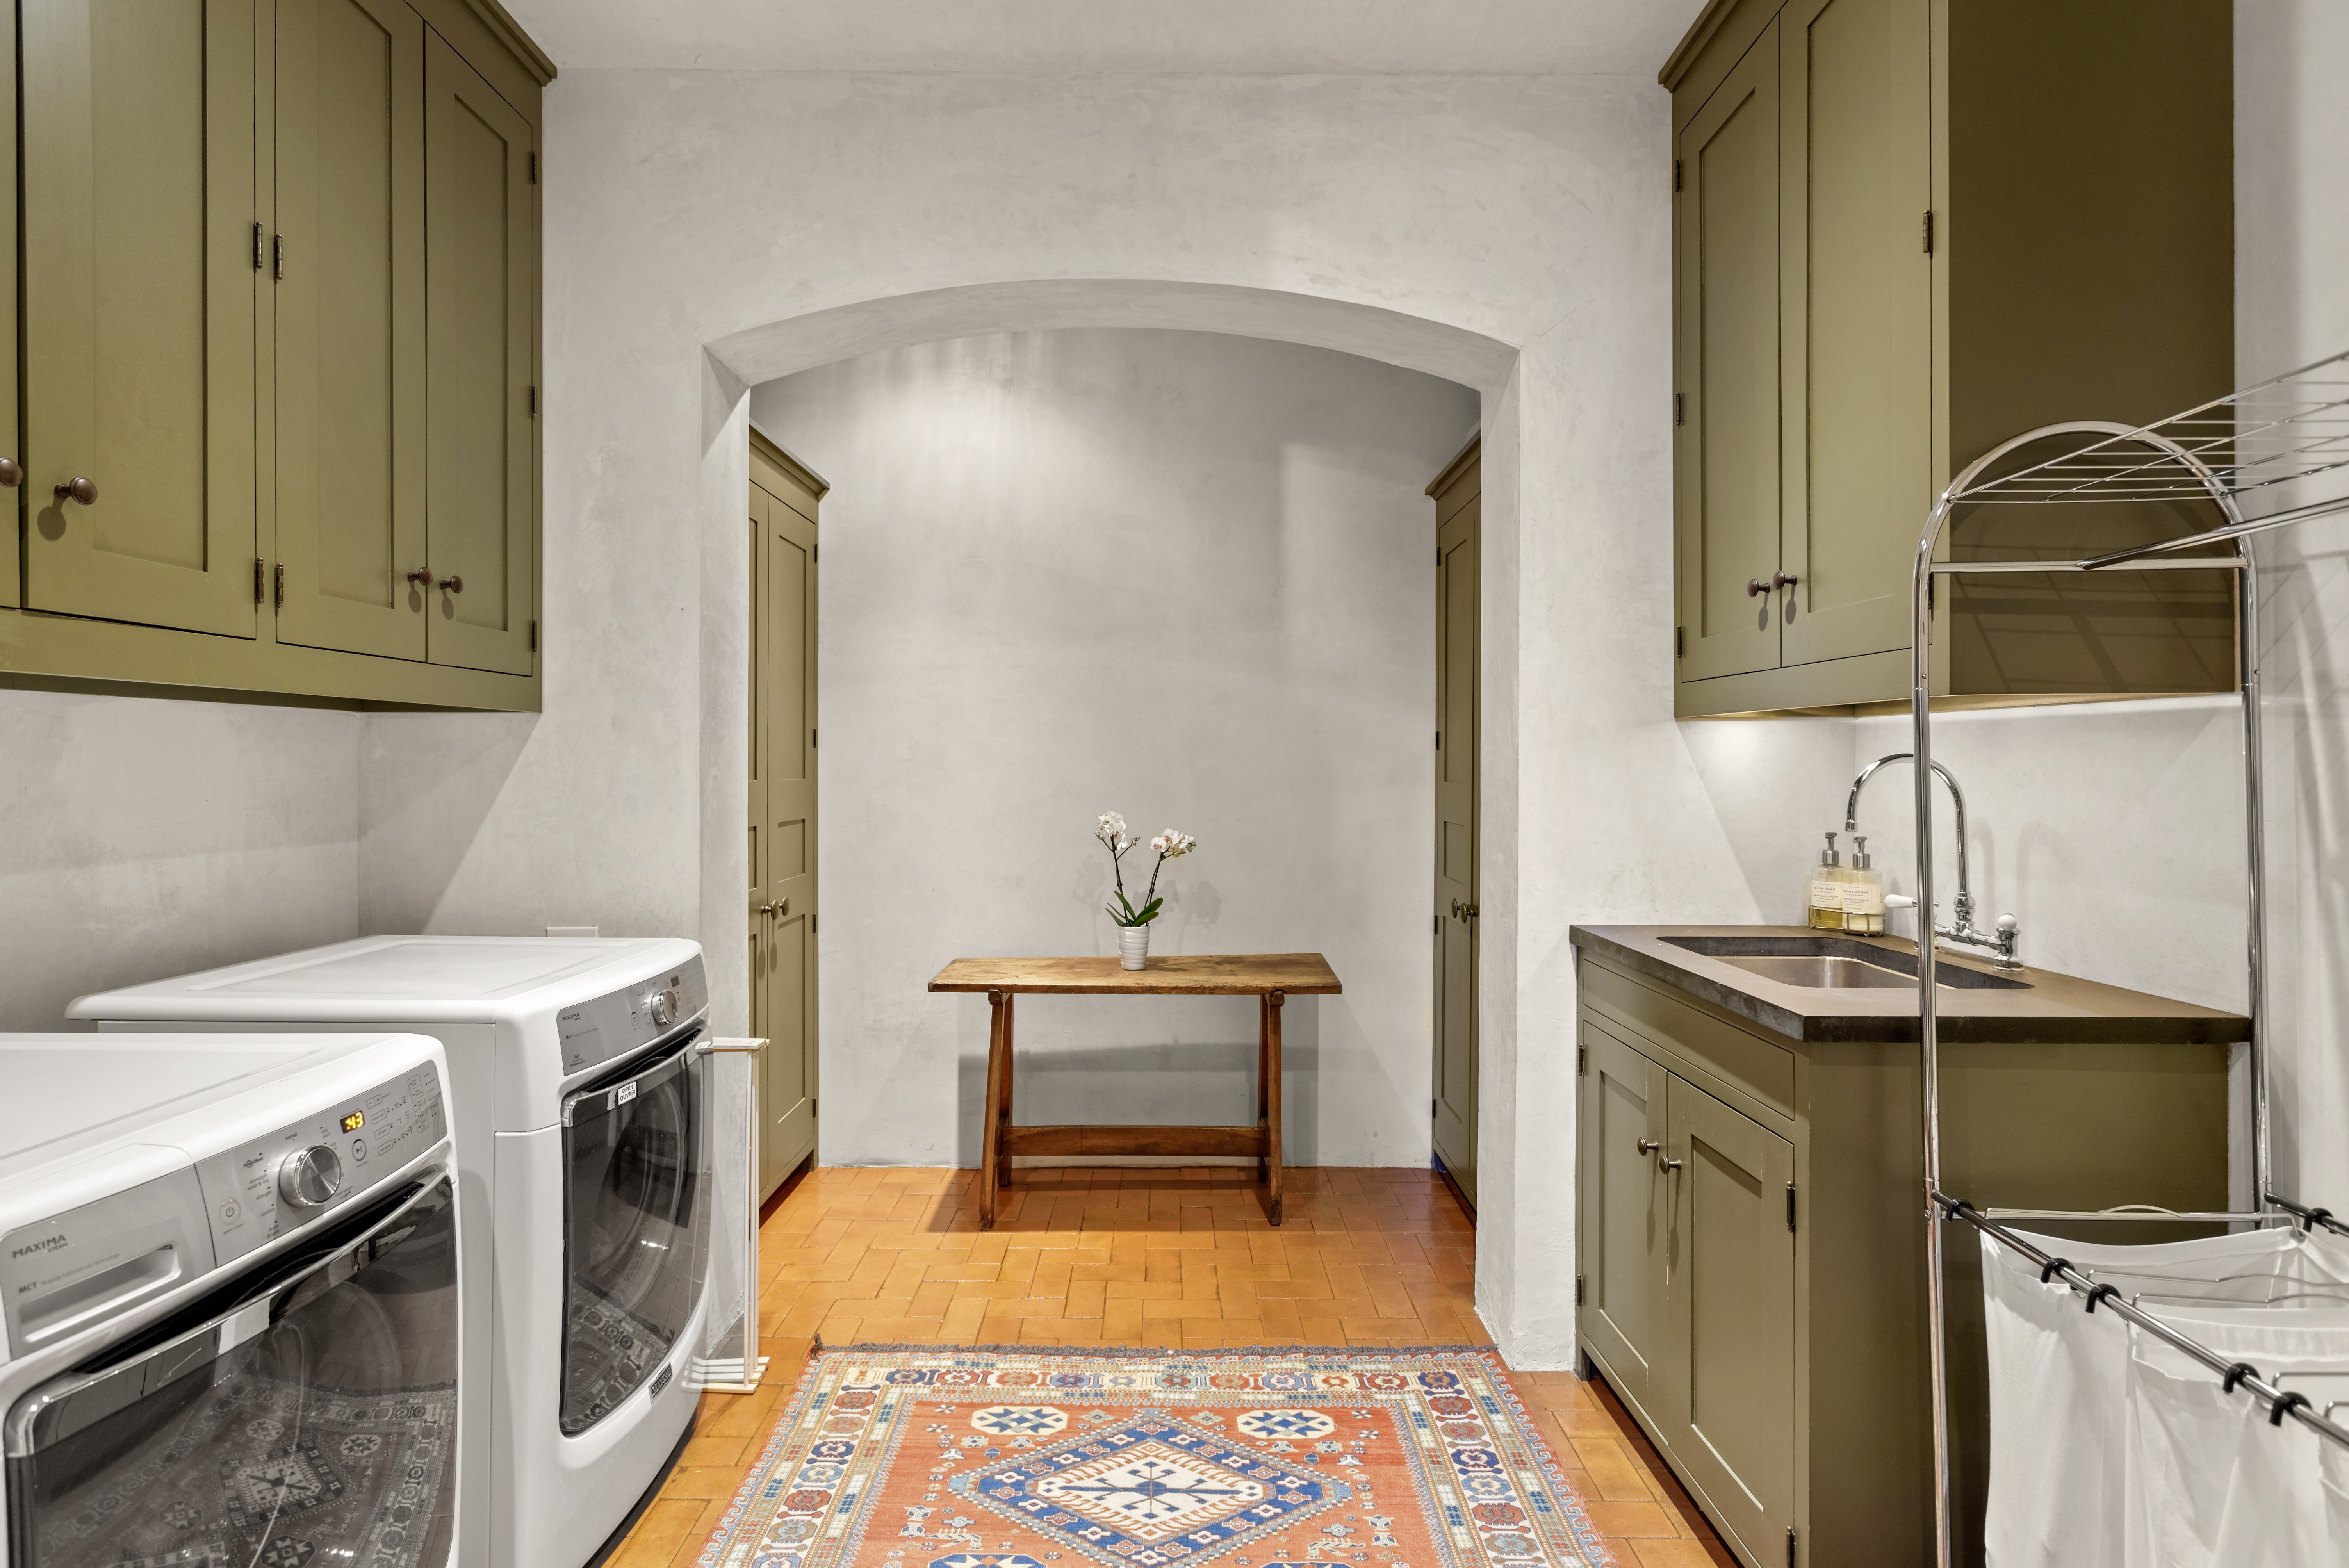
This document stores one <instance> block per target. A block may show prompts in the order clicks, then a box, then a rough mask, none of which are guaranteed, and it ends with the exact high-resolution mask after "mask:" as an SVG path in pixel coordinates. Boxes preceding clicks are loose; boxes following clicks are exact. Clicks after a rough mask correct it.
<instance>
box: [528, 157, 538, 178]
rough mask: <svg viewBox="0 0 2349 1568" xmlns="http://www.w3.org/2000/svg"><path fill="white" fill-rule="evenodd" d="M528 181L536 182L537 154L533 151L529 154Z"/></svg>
mask: <svg viewBox="0 0 2349 1568" xmlns="http://www.w3.org/2000/svg"><path fill="white" fill-rule="evenodd" d="M530 182H531V183H532V184H533V185H535V184H537V183H538V154H537V153H535V152H533V153H532V154H531V155H530Z"/></svg>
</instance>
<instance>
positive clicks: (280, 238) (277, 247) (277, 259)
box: [269, 234, 285, 278]
mask: <svg viewBox="0 0 2349 1568" xmlns="http://www.w3.org/2000/svg"><path fill="white" fill-rule="evenodd" d="M269 252H270V254H271V256H272V257H273V258H274V263H273V265H272V266H271V269H270V270H271V273H273V274H274V276H276V277H279V278H283V277H284V276H285V235H283V234H277V235H274V236H273V237H272V238H271V239H270V242H269Z"/></svg>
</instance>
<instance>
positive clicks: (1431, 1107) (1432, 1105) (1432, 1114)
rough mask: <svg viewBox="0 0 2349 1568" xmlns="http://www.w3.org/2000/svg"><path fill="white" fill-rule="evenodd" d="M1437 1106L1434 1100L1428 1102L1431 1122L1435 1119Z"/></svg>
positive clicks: (1428, 1117)
mask: <svg viewBox="0 0 2349 1568" xmlns="http://www.w3.org/2000/svg"><path fill="white" fill-rule="evenodd" d="M1435 1106H1436V1102H1435V1101H1434V1100H1433V1099H1431V1100H1429V1101H1428V1102H1427V1119H1428V1120H1430V1121H1433V1120H1434V1119H1435Z"/></svg>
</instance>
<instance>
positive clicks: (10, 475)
mask: <svg viewBox="0 0 2349 1568" xmlns="http://www.w3.org/2000/svg"><path fill="white" fill-rule="evenodd" d="M14 294H16V33H15V31H14V30H13V29H9V28H5V27H0V298H7V297H11V296H13V295H14ZM15 363H16V313H15V312H14V311H6V310H0V367H5V366H8V365H13V364H15ZM18 429H19V427H18V424H17V409H16V377H13V376H5V375H0V459H5V462H6V464H8V465H11V466H9V467H0V479H5V480H13V481H14V482H16V483H19V484H21V483H22V482H23V479H24V470H23V467H22V465H21V463H20V462H19V460H18V459H20V457H21V456H22V449H21V448H20V447H19V446H18V445H17V440H18ZM21 493H22V492H21V491H18V492H16V493H15V494H0V516H5V515H7V514H8V513H10V512H14V511H17V510H19V509H18V507H17V505H16V501H17V499H18V496H19V495H21ZM18 554H19V552H17V551H16V550H15V549H6V548H0V609H13V608H15V607H16V606H17V605H19V604H22V603H24V602H25V599H24V583H23V581H22V579H21V576H20V570H21V565H22V563H21V562H20V561H19V560H18Z"/></svg>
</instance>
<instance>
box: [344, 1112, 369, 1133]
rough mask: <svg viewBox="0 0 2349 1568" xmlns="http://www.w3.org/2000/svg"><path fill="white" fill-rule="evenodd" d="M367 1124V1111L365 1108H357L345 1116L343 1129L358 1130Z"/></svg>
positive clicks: (346, 1130)
mask: <svg viewBox="0 0 2349 1568" xmlns="http://www.w3.org/2000/svg"><path fill="white" fill-rule="evenodd" d="M366 1125H367V1112H366V1111H364V1110H355V1111H353V1112H351V1113H350V1115H348V1116H347V1117H345V1118H343V1130H344V1131H345V1132H357V1130H359V1129H360V1128H362V1127H365V1126H366Z"/></svg>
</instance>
